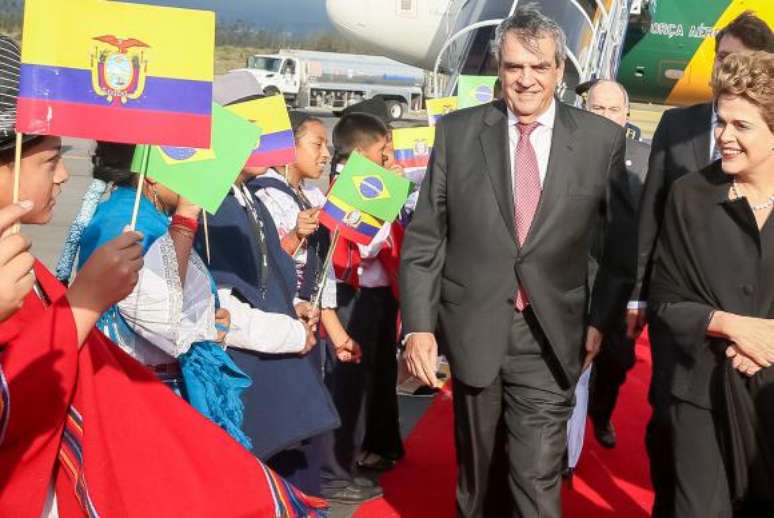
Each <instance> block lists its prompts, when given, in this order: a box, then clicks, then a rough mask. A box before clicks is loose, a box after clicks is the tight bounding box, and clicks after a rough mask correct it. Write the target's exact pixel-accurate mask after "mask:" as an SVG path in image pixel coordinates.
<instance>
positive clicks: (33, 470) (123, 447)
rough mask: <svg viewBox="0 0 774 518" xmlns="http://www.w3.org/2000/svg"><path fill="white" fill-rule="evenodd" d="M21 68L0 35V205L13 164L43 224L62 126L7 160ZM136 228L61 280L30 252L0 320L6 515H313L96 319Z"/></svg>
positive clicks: (132, 254) (57, 179) (130, 260)
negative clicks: (28, 272) (22, 281)
mask: <svg viewBox="0 0 774 518" xmlns="http://www.w3.org/2000/svg"><path fill="white" fill-rule="evenodd" d="M18 77H19V49H18V47H17V46H16V45H15V44H14V43H13V42H12V41H11V40H9V39H6V38H2V37H0V214H2V213H4V212H5V211H6V210H7V209H8V208H10V207H13V205H12V203H11V192H12V191H13V189H12V185H13V183H14V176H15V174H14V166H15V165H17V166H19V169H20V176H19V180H20V193H21V198H23V199H28V200H30V202H32V203H25V202H22V203H20V207H21V211H20V212H24V211H26V213H24V215H23V216H22V222H24V223H28V224H46V223H47V222H48V221H49V220H50V218H51V211H52V209H53V207H54V205H55V199H56V197H57V195H58V194H59V192H60V189H61V185H62V184H63V183H64V182H65V181H66V180H67V177H68V175H67V172H66V171H65V169H64V167H63V165H62V157H61V143H60V139H59V138H58V137H53V136H27V135H25V136H24V138H23V139H21V140H22V141H23V148H22V149H20V150H18V151H20V154H21V161H20V163H18V164H15V163H14V161H15V159H14V151H15V143H14V142H15V140H16V138H15V137H16V135H15V134H14V124H15V104H16V96H17V92H18ZM143 237H144V236H143V235H142V234H140V233H137V232H125V233H123V234H121V235H120V236H119V237H117V238H116V239H114V240H113V241H110V242H108V243H107V244H105V245H103V246H101V247H99V248H98V249H96V251H94V253H93V254H92V255H91V258H90V259H89V260H88V261H86V262H85V264H84V265H83V268H82V269H81V271H80V272H79V273H78V275H76V277H75V279H74V280H73V282H72V283H71V285H70V287H69V288H67V289H65V287H64V286H63V285H62V284H61V283H60V282H59V281H57V280H56V279H55V278H54V277H53V275H52V274H51V273H49V272H48V270H46V268H45V267H43V265H41V264H40V263H38V262H35V263H34V266H33V268H34V278H35V281H34V290H33V292H30V293H28V294H27V296H26V297H25V299H24V303H23V305H22V307H21V308H20V309H19V310H18V311H16V312H15V313H14V314H13V315H12V316H10V318H7V319H6V320H5V321H3V322H0V487H2V491H0V516H34V517H37V516H60V517H63V518H69V517H82V516H100V515H101V516H157V515H161V516H180V515H184V516H192V517H206V516H235V517H236V516H291V517H294V518H295V517H300V516H317V514H316V509H320V508H322V507H324V502H321V501H319V500H314V499H308V498H306V497H305V496H304V495H303V494H301V493H299V492H297V491H296V490H295V489H294V488H292V487H291V486H289V485H287V484H286V483H285V482H284V481H282V480H281V479H279V478H278V477H277V476H276V475H275V474H273V473H272V472H271V471H269V470H267V469H266V468H264V467H263V466H262V465H261V464H260V463H258V462H257V461H256V460H255V458H254V457H252V456H251V455H250V454H249V453H247V452H246V451H245V450H244V449H243V448H242V447H241V446H239V445H238V444H236V443H235V442H234V441H232V440H230V439H229V438H228V436H227V435H226V434H225V433H223V431H222V430H221V429H220V428H218V427H217V426H215V425H214V424H212V423H211V422H209V421H207V420H206V419H204V418H203V417H202V416H201V415H199V414H198V413H197V412H196V411H194V410H193V409H192V408H191V407H190V406H189V405H187V404H185V403H184V402H183V401H181V400H180V398H178V397H177V396H175V395H174V394H173V393H172V392H171V391H169V390H168V389H167V388H166V387H165V386H164V385H163V384H161V383H160V382H158V380H156V378H155V376H154V375H153V374H152V373H151V372H149V371H148V370H147V369H145V368H144V367H143V366H142V365H140V364H139V363H137V362H136V361H135V360H133V359H132V358H131V357H129V356H128V355H126V354H125V353H123V352H122V351H121V350H120V349H119V348H117V347H116V346H115V344H113V343H112V342H110V341H109V340H108V339H107V338H106V337H105V336H104V335H103V334H101V333H100V332H99V331H97V330H96V329H95V323H96V321H97V319H98V318H99V317H100V315H101V314H102V313H103V312H104V311H105V310H106V309H107V308H108V307H110V306H111V305H113V304H115V303H116V302H118V301H119V300H122V299H123V298H125V297H126V296H127V295H128V294H129V293H130V292H131V291H132V290H133V289H134V286H135V284H136V283H137V279H138V273H139V272H140V270H141V268H142V266H143V259H142V247H141V245H140V244H139V242H140V241H141V240H142V239H143ZM8 243H9V241H6V240H3V241H0V251H7V246H8ZM24 260H26V258H25V257H23V256H22V261H24ZM7 266H8V263H6V266H3V267H0V276H1V274H2V273H4V270H5V269H6V267H7ZM17 290H18V292H17V294H18V293H21V292H23V291H24V286H23V285H21V286H17ZM17 296H18V295H17ZM0 309H2V310H3V312H4V313H5V311H6V309H7V308H5V307H3V306H0ZM4 316H5V315H4Z"/></svg>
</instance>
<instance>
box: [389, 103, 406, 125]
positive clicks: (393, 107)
mask: <svg viewBox="0 0 774 518" xmlns="http://www.w3.org/2000/svg"><path fill="white" fill-rule="evenodd" d="M385 104H386V105H387V113H389V114H390V117H392V120H394V121H397V120H400V119H402V118H403V115H404V114H405V113H406V105H405V104H404V103H401V102H398V101H387V102H386V103H385Z"/></svg>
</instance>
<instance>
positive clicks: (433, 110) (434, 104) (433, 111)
mask: <svg viewBox="0 0 774 518" xmlns="http://www.w3.org/2000/svg"><path fill="white" fill-rule="evenodd" d="M457 106H459V104H458V101H457V98H456V97H441V98H439V99H428V100H427V121H428V123H429V124H430V125H431V126H435V123H436V122H438V121H439V120H440V119H441V117H443V116H444V115H446V114H447V113H451V112H453V111H455V110H456V109H457Z"/></svg>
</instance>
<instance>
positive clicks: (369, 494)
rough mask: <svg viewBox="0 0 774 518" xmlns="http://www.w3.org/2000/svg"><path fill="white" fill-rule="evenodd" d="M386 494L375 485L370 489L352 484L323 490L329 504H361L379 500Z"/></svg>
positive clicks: (362, 485) (363, 485) (323, 495)
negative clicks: (375, 499)
mask: <svg viewBox="0 0 774 518" xmlns="http://www.w3.org/2000/svg"><path fill="white" fill-rule="evenodd" d="M383 494H384V492H383V491H382V488H381V487H379V486H378V485H376V484H374V485H372V486H370V487H368V486H366V485H365V484H358V483H355V482H352V483H351V484H349V485H348V486H345V487H342V488H335V489H323V491H322V497H323V498H325V499H326V500H328V501H329V502H336V503H339V504H360V503H363V502H367V501H368V500H373V499H374V498H379V497H380V496H382V495H383Z"/></svg>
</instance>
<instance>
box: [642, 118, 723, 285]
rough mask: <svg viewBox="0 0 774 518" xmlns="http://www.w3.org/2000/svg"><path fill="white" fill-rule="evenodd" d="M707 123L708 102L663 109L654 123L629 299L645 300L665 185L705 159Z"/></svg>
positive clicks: (697, 167)
mask: <svg viewBox="0 0 774 518" xmlns="http://www.w3.org/2000/svg"><path fill="white" fill-rule="evenodd" d="M711 127H712V104H710V103H703V104H696V105H693V106H688V107H686V108H673V109H671V110H667V111H665V112H664V115H663V116H662V117H661V121H660V122H659V123H658V127H657V128H656V132H655V133H654V134H653V142H652V144H651V152H650V163H649V165H648V175H647V179H646V180H645V187H644V189H643V192H642V199H641V201H640V222H639V244H638V261H637V283H636V285H635V288H634V293H633V294H632V299H637V300H647V297H648V278H649V277H650V270H651V258H652V256H653V249H654V248H655V246H656V239H657V238H658V233H659V229H660V228H661V220H662V218H663V217H664V204H665V203H666V199H667V194H669V188H670V187H671V186H672V182H674V181H675V180H677V179H678V178H680V177H681V176H683V175H685V174H687V173H690V172H693V171H699V170H701V169H702V168H704V166H706V165H707V164H708V163H709V161H710V154H709V152H710V138H711V137H710V128H711Z"/></svg>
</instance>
